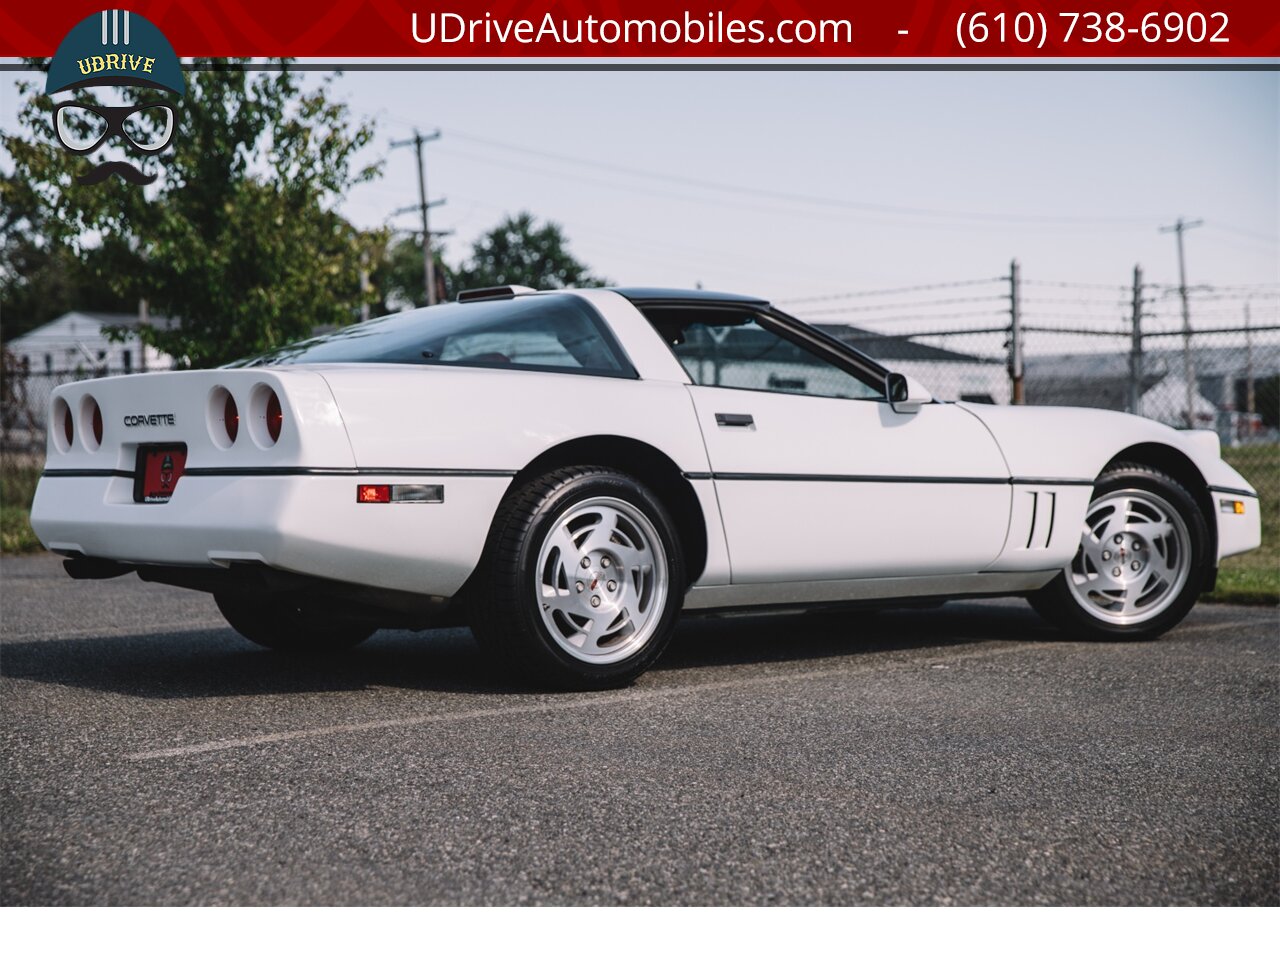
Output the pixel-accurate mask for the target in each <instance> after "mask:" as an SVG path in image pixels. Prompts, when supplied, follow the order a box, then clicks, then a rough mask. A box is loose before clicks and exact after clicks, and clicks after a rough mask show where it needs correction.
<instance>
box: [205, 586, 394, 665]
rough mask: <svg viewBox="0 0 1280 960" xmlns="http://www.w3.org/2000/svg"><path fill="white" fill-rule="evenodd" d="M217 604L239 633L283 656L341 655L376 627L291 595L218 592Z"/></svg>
mask: <svg viewBox="0 0 1280 960" xmlns="http://www.w3.org/2000/svg"><path fill="white" fill-rule="evenodd" d="M213 599H214V601H215V602H216V603H217V604H218V609H219V610H220V611H221V612H222V615H223V616H224V617H225V618H226V620H227V623H229V624H230V625H231V629H233V630H234V631H235V632H236V633H238V634H240V636H242V637H244V638H245V639H246V640H249V641H252V642H253V643H256V644H257V645H258V646H260V647H267V648H269V649H271V650H278V651H280V652H281V653H295V654H306V653H312V654H314V653H337V652H338V651H340V650H346V649H348V648H350V647H354V646H355V645H356V644H358V643H362V642H363V641H365V640H368V639H369V637H371V636H372V635H373V632H374V631H373V628H372V627H370V626H367V625H365V624H361V623H352V622H346V621H343V620H341V619H335V618H334V616H333V614H332V611H321V610H318V609H316V608H315V606H314V605H312V604H310V603H308V602H307V601H305V600H303V599H300V598H296V597H290V596H287V595H285V596H280V595H272V594H254V593H246V592H239V591H235V592H232V591H228V592H224V593H215V594H214V595H213Z"/></svg>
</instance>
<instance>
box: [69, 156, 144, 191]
mask: <svg viewBox="0 0 1280 960" xmlns="http://www.w3.org/2000/svg"><path fill="white" fill-rule="evenodd" d="M112 174H116V175H118V176H119V177H120V178H121V179H122V180H128V181H129V182H130V183H136V184H138V186H141V187H145V186H146V185H147V184H148V183H151V182H153V181H154V180H155V178H156V175H155V174H154V173H151V174H147V173H143V172H142V171H141V170H139V169H138V168H137V167H135V166H134V165H133V164H131V163H125V162H124V161H123V160H111V161H109V162H107V163H102V164H99V165H98V166H96V167H94V168H93V169H92V170H90V171H89V172H88V173H86V174H83V175H81V176H79V177H76V183H78V184H80V185H81V186H85V187H91V186H93V185H94V184H95V183H101V182H102V181H103V180H105V179H107V177H110V176H111V175H112Z"/></svg>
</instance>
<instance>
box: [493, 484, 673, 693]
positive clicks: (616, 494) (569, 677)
mask: <svg viewBox="0 0 1280 960" xmlns="http://www.w3.org/2000/svg"><path fill="white" fill-rule="evenodd" d="M684 576H685V573H684V556H683V553H682V551H681V547H680V540H679V538H678V536H677V534H676V531H675V527H674V525H673V523H672V521H671V518H670V515H669V514H668V513H667V510H666V508H665V507H664V506H663V504H662V502H661V501H660V500H659V499H658V498H657V496H655V495H654V494H653V492H652V491H650V490H649V489H648V487H646V486H645V485H644V484H642V483H640V482H639V481H638V480H636V479H635V478H633V477H630V476H628V475H626V474H623V473H619V472H617V471H615V470H611V469H607V468H604V467H591V466H583V467H569V468H565V469H561V470H556V471H553V472H551V473H548V474H546V475H544V476H542V477H538V478H537V479H534V480H532V481H530V482H529V483H526V484H524V485H523V486H521V487H520V488H518V489H516V490H514V491H513V492H512V493H511V494H510V495H509V496H508V497H507V499H506V501H504V503H503V505H502V507H501V508H500V509H499V512H498V516H497V517H496V518H495V520H494V526H493V531H492V533H491V535H490V538H489V543H488V545H487V547H486V549H485V556H484V558H483V559H482V561H481V563H480V567H479V568H478V569H477V571H476V573H475V575H474V576H473V578H472V582H471V589H470V592H469V601H468V602H469V608H470V620H471V627H472V630H473V632H474V633H475V635H476V638H477V639H478V640H479V642H480V644H481V646H482V647H483V648H484V649H485V650H486V651H487V652H488V653H489V654H490V655H491V656H492V657H493V658H494V659H495V660H497V661H498V663H499V664H500V665H503V666H505V667H508V668H511V669H513V670H514V672H516V673H517V674H519V675H521V676H523V677H531V678H534V679H536V680H538V681H541V682H544V683H548V684H551V685H553V686H556V687H562V688H568V689H580V690H581V689H602V688H607V687H616V686H621V685H623V684H626V683H629V682H630V681H631V680H633V679H634V678H635V677H637V676H639V675H640V674H641V673H643V672H644V671H645V670H647V669H648V668H649V667H650V666H651V665H652V664H653V662H654V661H655V660H656V659H657V658H658V656H659V655H660V654H661V653H662V651H663V648H664V647H665V646H666V644H667V641H668V640H669V639H670V637H671V633H672V632H673V630H674V629H675V622H676V618H677V617H678V616H679V612H680V606H681V602H682V597H683V592H684Z"/></svg>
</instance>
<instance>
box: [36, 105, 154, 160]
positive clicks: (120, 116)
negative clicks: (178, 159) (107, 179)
mask: <svg viewBox="0 0 1280 960" xmlns="http://www.w3.org/2000/svg"><path fill="white" fill-rule="evenodd" d="M173 117H174V111H173V105H172V104H170V103H166V102H165V101H163V100H153V101H151V102H149V103H139V104H135V105H134V106H128V107H101V106H98V105H96V104H92V105H91V104H87V103H75V102H68V103H60V104H58V105H57V106H55V107H54V108H53V128H54V130H55V131H56V133H57V135H58V142H59V143H61V144H62V145H63V146H64V147H66V149H67V150H68V151H69V152H70V153H74V154H85V153H92V152H93V151H94V150H97V149H98V147H100V146H102V143H103V141H104V140H106V139H107V137H109V136H111V135H112V134H116V135H120V134H123V135H124V136H125V138H126V139H128V141H129V142H130V143H132V144H133V145H134V146H135V147H136V148H137V149H139V150H141V151H142V152H143V153H159V152H160V151H161V150H163V149H164V148H165V147H167V146H168V145H169V141H170V140H172V139H173V127H174V124H173Z"/></svg>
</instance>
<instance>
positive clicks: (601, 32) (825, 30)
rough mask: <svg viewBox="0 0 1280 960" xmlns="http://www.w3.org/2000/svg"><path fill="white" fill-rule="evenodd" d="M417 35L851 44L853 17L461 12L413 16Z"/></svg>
mask: <svg viewBox="0 0 1280 960" xmlns="http://www.w3.org/2000/svg"><path fill="white" fill-rule="evenodd" d="M412 29H413V39H414V40H415V41H416V42H418V43H422V44H446V43H465V44H502V43H519V44H527V45H536V44H547V45H551V44H585V45H596V44H601V45H606V46H607V45H610V44H644V45H660V44H671V45H673V46H674V45H679V44H690V43H694V44H696V43H709V44H723V43H731V44H744V45H752V44H768V43H775V42H776V43H781V44H799V45H803V44H810V43H815V44H816V43H822V44H831V43H852V42H853V24H852V22H851V21H849V20H785V19H782V20H778V21H776V22H774V23H770V22H769V21H766V20H740V19H737V18H733V17H726V16H725V15H724V14H723V13H721V12H712V13H706V14H701V15H695V14H692V13H690V12H689V11H687V10H686V11H685V12H684V15H683V16H681V17H679V18H674V17H673V18H668V19H664V20H653V19H627V20H618V19H611V18H609V17H594V16H590V17H578V18H571V17H555V16H552V15H551V14H550V13H547V14H544V15H543V16H542V17H541V18H540V19H529V18H524V17H522V18H499V17H492V16H490V15H489V14H485V15H484V16H483V17H465V16H463V15H462V14H460V13H437V12H432V13H424V14H418V13H414V14H413V22H412Z"/></svg>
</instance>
